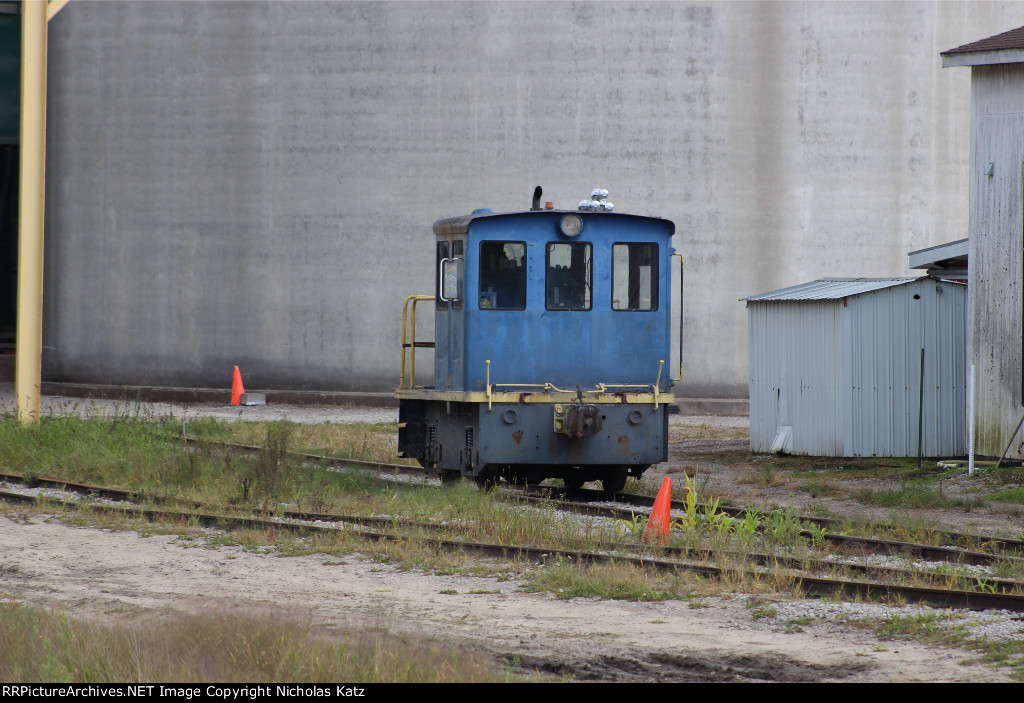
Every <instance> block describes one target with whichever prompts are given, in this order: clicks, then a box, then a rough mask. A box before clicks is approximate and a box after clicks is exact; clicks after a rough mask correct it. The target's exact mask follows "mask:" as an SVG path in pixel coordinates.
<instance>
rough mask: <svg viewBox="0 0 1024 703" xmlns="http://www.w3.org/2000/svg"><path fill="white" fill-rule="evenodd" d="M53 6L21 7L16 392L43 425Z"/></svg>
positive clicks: (22, 410) (25, 417)
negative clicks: (45, 232) (48, 99)
mask: <svg viewBox="0 0 1024 703" xmlns="http://www.w3.org/2000/svg"><path fill="white" fill-rule="evenodd" d="M46 15H47V3H46V2H43V1H42V0H25V1H24V2H22V4H21V136H20V140H21V144H20V149H21V175H20V178H21V194H20V198H19V210H18V312H17V315H18V318H17V326H16V330H15V334H16V337H15V344H16V348H15V358H14V386H15V388H14V390H15V394H16V395H17V398H18V418H19V419H20V420H21V421H22V422H23V423H26V424H27V423H38V422H39V396H40V383H41V379H42V350H43V201H44V184H45V180H44V177H45V170H44V167H45V164H46V19H47V17H46Z"/></svg>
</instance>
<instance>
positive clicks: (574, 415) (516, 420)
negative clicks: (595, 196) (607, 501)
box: [396, 194, 675, 490]
mask: <svg viewBox="0 0 1024 703" xmlns="http://www.w3.org/2000/svg"><path fill="white" fill-rule="evenodd" d="M536 197H539V194H538V196H536ZM536 197H535V200H536ZM585 202H586V201H585ZM595 204H596V203H595ZM674 229H675V226H674V224H673V223H672V222H671V221H669V220H664V219H659V218H653V217H645V216H638V215H627V214H620V213H615V212H601V211H566V210H554V209H540V208H538V207H536V203H535V207H534V209H531V210H529V211H523V212H510V213H495V212H493V211H490V210H477V211H474V212H473V214H471V215H467V216H462V217H454V218H447V219H442V220H439V221H437V222H436V223H434V227H433V231H434V237H435V254H436V259H435V262H434V265H435V271H436V272H437V274H436V284H435V291H434V296H433V297H434V301H435V312H434V322H435V348H434V385H433V387H429V388H427V387H416V386H414V385H413V383H412V382H410V383H409V385H408V386H406V385H405V383H404V359H403V383H402V387H400V388H398V389H397V391H396V395H397V397H398V399H399V408H400V409H399V415H400V417H399V421H400V425H399V427H400V429H399V451H400V452H401V453H402V454H403V455H404V456H409V457H414V458H416V459H417V460H418V461H419V462H420V463H421V464H422V465H423V466H424V467H425V468H426V469H427V470H428V472H431V473H436V474H440V475H441V477H442V479H450V478H458V477H460V476H468V477H473V478H476V479H477V480H478V481H479V482H481V483H490V482H493V481H495V480H496V479H497V478H499V477H503V478H505V479H507V480H509V481H515V482H527V481H528V482H530V483H539V482H540V481H542V480H544V479H545V478H549V477H551V478H561V479H562V480H563V481H564V482H565V483H566V485H567V486H570V487H573V486H579V485H582V484H583V483H584V482H586V481H591V480H601V481H603V483H604V486H605V488H606V489H608V490H621V489H622V487H623V485H624V484H625V481H626V477H627V476H628V475H633V476H640V475H641V474H642V473H643V472H644V471H645V470H646V469H647V468H648V467H649V466H650V465H651V464H653V463H656V462H659V461H664V460H665V459H666V458H667V434H668V433H667V427H668V414H667V405H668V403H670V402H671V401H672V396H671V392H670V388H671V386H672V379H671V377H670V373H669V372H668V370H667V369H666V368H664V365H665V361H666V360H667V359H668V358H669V353H670V337H669V336H670V330H671V318H670V302H671V294H670V289H669V279H670V276H669V270H670V267H669V261H670V258H669V257H670V256H671V253H672V252H671V240H672V234H673V232H674ZM406 346H409V345H406Z"/></svg>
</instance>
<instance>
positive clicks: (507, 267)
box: [479, 242, 526, 310]
mask: <svg viewBox="0 0 1024 703" xmlns="http://www.w3.org/2000/svg"><path fill="white" fill-rule="evenodd" d="M479 297H480V302H479V305H480V309H481V310H525V309H526V242H480V296H479Z"/></svg>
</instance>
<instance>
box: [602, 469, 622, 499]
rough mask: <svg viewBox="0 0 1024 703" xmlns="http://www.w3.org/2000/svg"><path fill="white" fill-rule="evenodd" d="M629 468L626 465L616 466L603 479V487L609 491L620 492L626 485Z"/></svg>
mask: <svg viewBox="0 0 1024 703" xmlns="http://www.w3.org/2000/svg"><path fill="white" fill-rule="evenodd" d="M628 473H629V469H628V468H626V467H625V466H616V467H615V468H614V469H611V470H610V471H609V472H608V473H607V474H605V477H604V478H602V479H601V487H602V488H604V490H605V492H607V493H618V492H619V491H621V490H622V489H623V488H625V487H626V477H627V475H628Z"/></svg>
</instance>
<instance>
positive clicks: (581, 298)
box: [544, 242, 592, 310]
mask: <svg viewBox="0 0 1024 703" xmlns="http://www.w3.org/2000/svg"><path fill="white" fill-rule="evenodd" d="M547 253H548V259H547V275H546V277H545V279H546V280H545V294H544V305H545V307H546V308H547V309H548V310H589V309H590V306H591V299H590V278H591V273H592V271H591V269H592V260H591V256H590V243H589V242H573V243H571V244H564V243H555V242H551V243H549V244H548V252H547Z"/></svg>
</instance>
